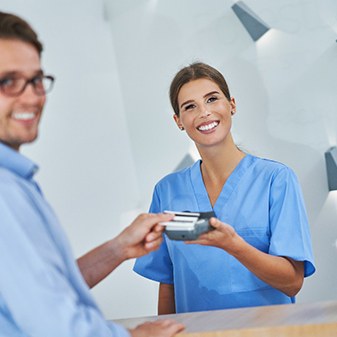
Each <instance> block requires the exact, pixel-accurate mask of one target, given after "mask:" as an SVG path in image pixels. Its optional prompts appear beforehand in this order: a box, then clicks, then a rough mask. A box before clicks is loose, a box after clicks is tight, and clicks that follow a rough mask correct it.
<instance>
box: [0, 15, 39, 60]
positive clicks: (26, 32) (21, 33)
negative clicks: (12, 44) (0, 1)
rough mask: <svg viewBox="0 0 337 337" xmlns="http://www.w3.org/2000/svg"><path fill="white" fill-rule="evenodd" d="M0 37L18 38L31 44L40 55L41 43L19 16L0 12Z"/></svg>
mask: <svg viewBox="0 0 337 337" xmlns="http://www.w3.org/2000/svg"><path fill="white" fill-rule="evenodd" d="M0 39H8V40H20V41H23V42H27V43H29V44H31V45H32V46H33V47H34V48H35V49H36V50H37V52H38V53H39V55H41V52H42V50H43V45H42V43H41V42H40V41H39V39H38V36H37V34H36V32H35V31H34V30H33V28H32V27H31V26H30V25H29V24H28V23H27V22H26V21H25V20H23V19H21V18H20V17H18V16H16V15H14V14H9V13H4V12H0Z"/></svg>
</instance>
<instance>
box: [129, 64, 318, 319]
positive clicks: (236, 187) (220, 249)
mask: <svg viewBox="0 0 337 337" xmlns="http://www.w3.org/2000/svg"><path fill="white" fill-rule="evenodd" d="M170 99H171V104H172V107H173V110H174V113H175V114H174V120H175V122H176V124H177V126H178V127H179V128H180V129H181V130H186V133H187V135H188V136H189V137H190V138H191V139H192V140H193V142H194V143H195V145H196V147H197V149H198V152H199V154H200V157H201V160H199V161H197V162H196V163H195V164H193V165H192V166H191V167H189V168H186V169H184V170H181V171H178V172H175V173H173V174H169V175H168V176H166V177H164V178H163V179H162V180H161V181H159V183H158V184H157V185H156V187H155V190H154V193H153V199H152V204H151V207H150V211H151V212H162V211H164V210H174V211H191V212H210V211H213V212H214V214H215V218H211V220H210V224H211V225H212V226H213V227H214V230H212V231H209V232H207V233H205V234H201V235H200V236H199V238H198V239H197V240H195V241H189V242H185V243H184V242H179V241H174V240H170V239H169V238H168V237H165V241H164V242H163V243H162V245H161V247H160V249H159V250H158V251H156V252H152V253H151V254H149V255H148V256H144V257H142V258H139V259H138V260H137V261H136V264H135V267H134V270H135V271H136V272H137V273H139V274H141V275H143V276H145V277H147V278H150V279H152V280H155V281H157V282H160V288H159V301H158V312H159V314H169V313H181V312H189V311H204V310H215V309H224V308H236V307H248V306H259V305H270V304H283V303H293V302H295V295H296V294H297V293H298V292H299V290H300V289H301V287H302V284H303V279H304V277H306V276H309V275H312V274H313V273H314V271H315V266H314V261H313V254H312V247H311V238H310V233H309V226H308V220H307V216H306V211H305V207H304V202H303V198H302V193H301V191H300V187H299V184H298V181H297V178H296V176H295V174H294V172H293V171H292V170H291V169H290V168H288V167H287V166H285V165H283V164H281V163H278V162H275V161H271V160H268V159H262V158H258V157H255V156H253V155H250V154H248V153H244V152H243V151H241V150H240V149H238V148H237V146H236V145H235V143H234V140H233V137H232V134H231V126H232V117H233V115H234V114H235V112H236V104H235V99H234V98H233V97H231V96H230V93H229V89H228V86H227V83H226V81H225V79H224V77H223V76H222V74H221V73H220V72H219V71H217V70H216V69H214V68H213V67H211V66H209V65H207V64H203V63H194V64H192V65H190V66H188V67H185V68H183V69H182V70H180V71H179V72H178V73H177V75H176V76H175V78H174V79H173V81H172V83H171V87H170ZM290 242H291V244H289V243H290ZM206 246H208V247H206ZM215 275H216V276H215Z"/></svg>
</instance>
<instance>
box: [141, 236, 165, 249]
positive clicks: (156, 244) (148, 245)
mask: <svg viewBox="0 0 337 337" xmlns="http://www.w3.org/2000/svg"><path fill="white" fill-rule="evenodd" d="M162 242H163V238H162V237H160V238H158V239H157V240H154V241H151V242H146V243H145V244H144V248H145V249H146V250H147V251H152V250H156V249H158V248H159V246H160V245H161V243H162Z"/></svg>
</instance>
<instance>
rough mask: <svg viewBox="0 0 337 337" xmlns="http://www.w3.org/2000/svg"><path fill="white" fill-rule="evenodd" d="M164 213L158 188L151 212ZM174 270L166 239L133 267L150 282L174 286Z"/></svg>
mask: <svg viewBox="0 0 337 337" xmlns="http://www.w3.org/2000/svg"><path fill="white" fill-rule="evenodd" d="M162 211H163V210H161V209H160V198H159V195H158V192H157V187H156V188H155V190H154V193H153V197H152V202H151V206H150V212H151V213H159V212H162ZM172 269H173V267H172V261H171V258H170V255H169V252H168V248H167V244H166V239H165V238H164V240H163V243H162V244H161V246H160V247H159V249H158V250H156V251H153V252H151V253H149V254H147V255H145V256H142V257H140V258H138V259H136V262H135V265H134V267H133V270H134V271H135V272H136V273H137V274H139V275H141V276H144V277H146V278H148V279H150V280H153V281H157V282H161V283H167V284H173V271H172Z"/></svg>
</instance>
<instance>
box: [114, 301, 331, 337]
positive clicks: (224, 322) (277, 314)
mask: <svg viewBox="0 0 337 337" xmlns="http://www.w3.org/2000/svg"><path fill="white" fill-rule="evenodd" d="M161 318H172V319H175V320H176V321H179V322H181V323H183V324H184V325H185V326H186V329H185V330H184V331H183V332H182V333H180V334H178V335H177V336H179V337H197V336H200V337H201V336H202V337H274V336H275V337H300V336H301V337H313V336H315V337H316V336H317V337H337V301H333V302H317V303H301V304H286V305H273V306H264V307H253V308H241V309H227V310H214V311H203V312H194V313H185V314H176V315H162V316H150V317H138V318H129V319H120V320H114V322H116V323H119V324H122V325H124V326H125V327H127V328H134V327H135V326H137V325H138V324H140V323H142V322H145V321H153V320H157V319H161Z"/></svg>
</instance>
